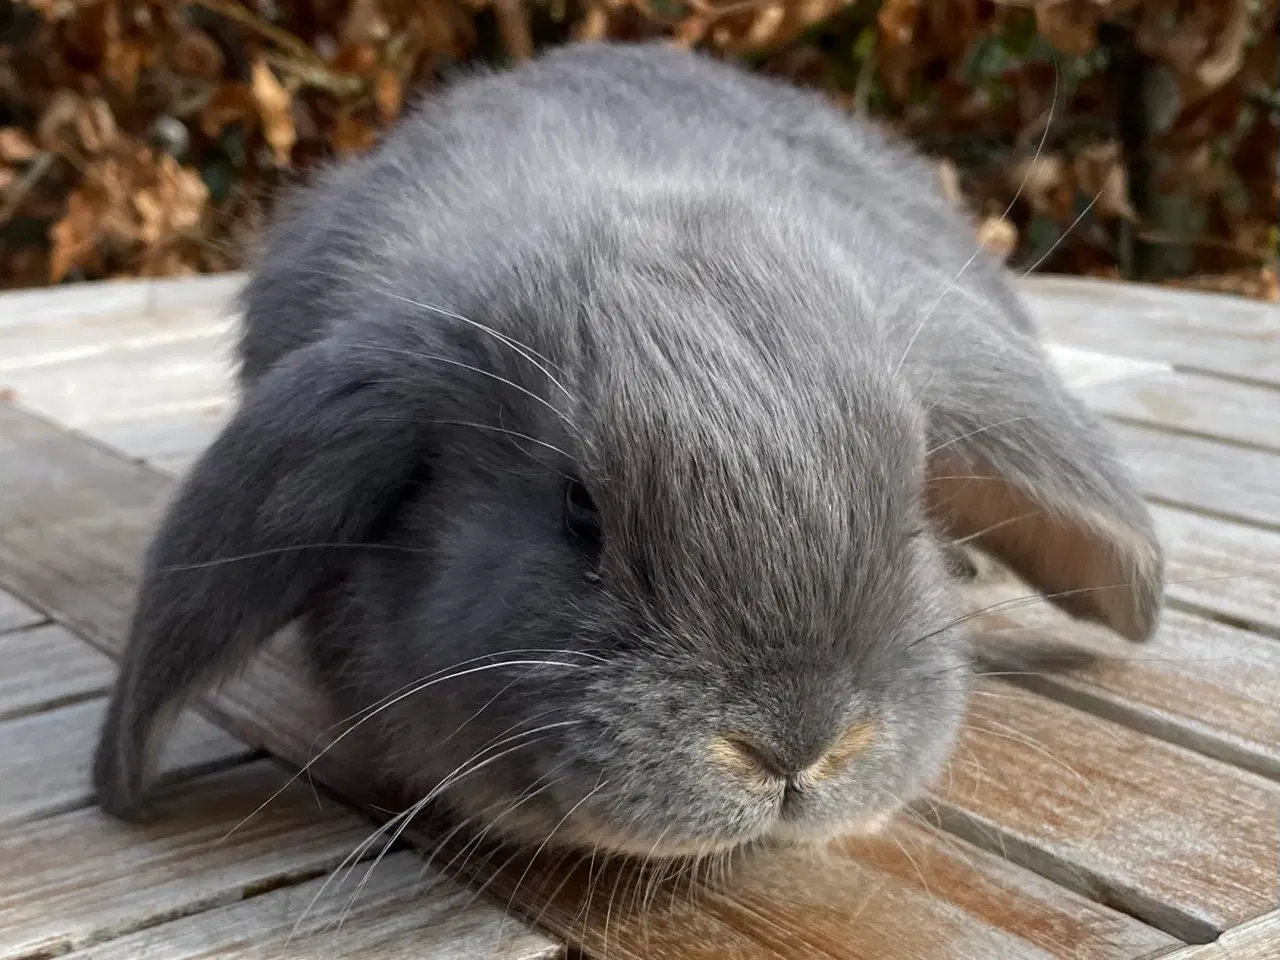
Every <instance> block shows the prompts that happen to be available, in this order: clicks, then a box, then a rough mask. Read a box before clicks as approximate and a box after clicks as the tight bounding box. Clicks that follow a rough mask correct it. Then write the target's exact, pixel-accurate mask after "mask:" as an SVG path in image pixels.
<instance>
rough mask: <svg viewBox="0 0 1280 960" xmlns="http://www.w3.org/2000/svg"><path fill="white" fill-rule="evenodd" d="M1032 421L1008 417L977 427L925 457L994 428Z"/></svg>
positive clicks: (932, 450) (944, 443) (935, 448)
mask: <svg viewBox="0 0 1280 960" xmlns="http://www.w3.org/2000/svg"><path fill="white" fill-rule="evenodd" d="M1034 419H1036V418H1035V417H1010V418H1008V419H1007V420H999V421H997V422H995V423H988V424H987V425H986V426H985V427H978V428H977V429H976V430H970V431H969V432H968V433H962V434H960V436H958V437H952V438H951V439H950V440H946V441H943V442H942V443H940V444H938V445H937V446H936V447H932V448H930V449H929V450H926V451H925V456H926V457H931V456H933V455H934V454H935V453H937V452H938V451H939V450H945V449H946V448H947V447H949V446H951V445H952V444H953V443H959V442H960V441H961V440H968V439H969V438H970V437H976V436H977V435H978V434H980V433H986V432H987V431H988V430H994V429H995V428H996V427H1004V426H1008V425H1009V424H1011V423H1019V422H1021V421H1023V420H1034ZM933 479H940V478H937V477H934V478H933ZM949 479H950V478H949Z"/></svg>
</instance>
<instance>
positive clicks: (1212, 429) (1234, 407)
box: [1079, 373, 1280, 450]
mask: <svg viewBox="0 0 1280 960" xmlns="http://www.w3.org/2000/svg"><path fill="white" fill-rule="evenodd" d="M1079 392H1080V394H1081V396H1082V397H1083V398H1084V399H1085V401H1086V402H1087V403H1088V404H1089V406H1090V407H1092V408H1093V409H1094V410H1097V411H1098V412H1100V413H1103V414H1106V415H1107V416H1110V417H1118V418H1121V419H1124V420H1129V421H1133V422H1136V423H1141V424H1146V425H1149V426H1153V427H1163V428H1165V429H1167V430H1173V431H1176V432H1180V433H1193V434H1200V435H1203V436H1205V437H1208V438H1211V439H1220V440H1228V441H1233V442H1235V443H1241V444H1250V445H1253V446H1258V447H1265V448H1269V449H1272V450H1280V390H1274V389H1271V388H1268V387H1258V386H1252V385H1250V384H1244V383H1235V382H1233V381H1230V380H1219V379H1216V378H1214V377H1208V376H1203V375H1201V374H1194V373H1169V374H1155V375H1151V376H1146V377H1142V378H1140V379H1126V380H1117V381H1113V382H1111V383H1104V384H1098V385H1095V386H1090V387H1087V388H1085V389H1082V390H1080V391H1079Z"/></svg>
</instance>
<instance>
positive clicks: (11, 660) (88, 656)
mask: <svg viewBox="0 0 1280 960" xmlns="http://www.w3.org/2000/svg"><path fill="white" fill-rule="evenodd" d="M0 663H3V664H4V670H3V671H0V720H7V719H9V718H11V717H16V716H18V715H19V714H23V713H34V712H35V711H37V710H45V709H48V708H49V707H55V706H60V705H62V704H65V703H69V702H71V701H73V700H82V699H84V698H86V697H89V696H92V695H94V694H99V693H102V692H104V691H105V690H106V688H107V687H108V686H109V685H110V683H111V678H112V677H113V676H114V675H115V672H116V668H115V664H114V663H112V662H111V659H110V658H109V657H107V656H105V655H103V653H102V652H101V651H99V650H95V649H94V648H93V647H91V646H89V644H87V643H85V642H84V641H83V640H81V639H80V638H79V637H77V636H75V635H73V634H72V633H70V632H69V631H68V630H67V629H66V628H65V627H61V626H58V625H57V624H46V625H45V626H40V627H33V628H31V629H28V630H16V631H13V632H11V633H0Z"/></svg>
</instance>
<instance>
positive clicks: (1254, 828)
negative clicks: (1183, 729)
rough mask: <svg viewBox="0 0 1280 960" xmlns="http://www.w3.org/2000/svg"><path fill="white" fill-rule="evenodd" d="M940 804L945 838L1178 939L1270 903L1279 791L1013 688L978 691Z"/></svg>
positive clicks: (1279, 831)
mask: <svg viewBox="0 0 1280 960" xmlns="http://www.w3.org/2000/svg"><path fill="white" fill-rule="evenodd" d="M936 797H937V813H938V816H939V817H940V818H941V821H942V823H943V824H944V825H945V826H946V827H947V829H949V830H951V831H952V832H955V833H957V834H958V835H960V836H963V837H965V838H966V839H969V840H971V841H973V842H975V843H977V844H979V845H980V846H986V847H988V848H992V849H996V850H999V851H1001V852H1002V853H1004V854H1005V855H1007V856H1009V857H1010V858H1011V859H1013V860H1014V861H1015V862H1019V863H1022V864H1024V865H1026V866H1028V867H1030V868H1031V869H1034V870H1035V871H1036V872H1037V873H1040V874H1042V875H1044V876H1048V877H1050V878H1052V879H1054V880H1057V881H1058V882H1059V883H1062V884H1064V885H1066V886H1069V887H1072V888H1073V889H1077V890H1081V891H1084V892H1088V893H1089V894H1091V895H1093V896H1097V897H1099V898H1100V899H1102V900H1103V901H1104V902H1107V903H1112V904H1116V905H1119V906H1121V907H1122V908H1123V909H1124V910H1125V911H1126V912H1130V913H1132V914H1134V915H1136V916H1139V917H1141V918H1143V919H1144V920H1146V921H1147V922H1149V923H1152V924H1154V925H1156V926H1158V927H1160V928H1161V929H1163V930H1167V931H1169V932H1171V933H1173V934H1174V935H1175V936H1178V937H1179V938H1180V939H1183V940H1187V941H1190V942H1206V941H1208V940H1211V939H1213V938H1214V937H1215V936H1216V935H1217V934H1218V933H1219V932H1221V931H1223V930H1226V929H1228V928H1229V927H1232V926H1234V925H1236V924H1238V923H1241V922H1243V921H1245V920H1248V919H1250V918H1251V917H1255V916H1257V915H1258V914H1260V913H1262V912H1264V911H1266V910H1267V909H1269V908H1271V907H1272V906H1273V905H1274V902H1275V895H1276V876H1277V871H1278V870H1280V784H1276V783H1274V782H1272V781H1269V780H1264V779H1263V778H1261V777H1256V776H1254V775H1252V774H1249V773H1246V772H1245V771H1242V770H1239V769H1237V768H1235V767H1231V766H1228V765H1227V764H1224V763H1220V762H1219V761H1216V760H1213V759H1210V758H1208V757H1204V756H1202V755H1199V754H1196V753H1192V752H1191V751H1188V750H1185V749H1183V748H1181V747H1178V746H1174V745H1171V744H1168V743H1165V742H1163V741H1161V740H1157V739H1155V738H1154V737H1150V736H1147V735H1145V734H1142V733H1139V732H1136V731H1133V730H1130V729H1128V728H1126V727H1122V726H1119V725H1117V724H1113V723H1108V722H1105V721H1102V720H1099V719H1097V718H1095V717H1092V716H1090V715H1089V714H1086V713H1082V712H1080V711H1078V710H1073V709H1071V708H1069V707H1067V706H1064V705H1062V704H1059V703H1055V702H1053V701H1050V700H1046V699H1045V698H1043V697H1038V696H1035V695H1034V694H1031V693H1028V692H1025V691H1022V690H1020V689H1019V688H1017V687H1015V686H1012V685H1011V684H1008V683H1004V682H1000V681H994V680H985V681H983V682H981V683H979V685H978V688H977V696H976V697H975V700H974V705H973V709H972V710H971V712H970V717H969V720H968V723H967V725H966V731H965V734H964V736H963V737H962V739H961V743H960V745H959V746H958V748H957V750H956V753H955V755H954V758H953V761H952V763H951V764H950V766H949V768H948V771H947V773H946V774H945V775H944V776H943V778H942V782H941V784H940V786H939V789H938V790H937V793H936Z"/></svg>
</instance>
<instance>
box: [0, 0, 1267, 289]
mask: <svg viewBox="0 0 1280 960" xmlns="http://www.w3.org/2000/svg"><path fill="white" fill-rule="evenodd" d="M644 37H666V38H669V39H670V40H671V41H672V42H675V43H680V44H684V45H688V46H696V47H699V48H702V49H705V50H708V51H711V52H713V53H715V54H716V55H718V56H723V57H727V58H733V59H736V60H739V61H742V62H744V63H746V64H748V65H750V66H751V67H752V68H753V69H756V70H760V71H764V72H766V73H769V74H775V75H781V76H785V77H789V78H791V79H792V80H794V81H796V82H799V83H802V84H806V85H810V86H814V87H818V88H821V89H822V90H824V91H826V93H827V94H828V95H829V96H831V97H832V98H833V99H834V100H835V101H836V102H838V103H840V104H842V105H844V106H845V107H847V108H848V109H849V110H851V111H856V112H861V113H865V114H869V115H871V116H873V117H875V118H877V119H878V120H880V121H882V122H884V123H886V124H888V125H889V126H891V127H893V128H894V129H896V130H897V131H899V132H900V133H902V134H903V135H905V136H907V137H909V138H911V139H912V140H914V141H915V142H916V143H918V144H919V145H920V146H921V147H922V148H923V149H925V150H926V151H927V152H929V153H930V154H931V155H932V156H934V157H935V158H936V159H937V161H938V166H939V176H940V177H941V178H942V182H943V184H944V187H945V188H946V189H947V190H948V192H949V193H950V195H951V196H952V197H953V198H954V199H955V201H956V202H957V203H963V204H965V205H966V206H967V208H968V209H969V210H970V211H971V212H972V213H973V214H974V215H975V230H976V233H977V235H978V236H979V237H981V239H982V240H983V241H984V242H986V243H987V244H988V245H990V246H992V247H995V248H997V249H999V250H1001V252H1003V253H1004V254H1005V255H1007V256H1008V257H1009V258H1010V261H1011V263H1013V264H1014V265H1016V266H1018V267H1019V268H1023V269H1026V268H1031V267H1035V268H1039V269H1046V270H1055V271H1061V272H1069V273H1079V274H1089V275H1100V276H1117V275H1120V276H1144V277H1157V276H1162V277H1163V278H1164V279H1169V280H1171V281H1172V282H1179V283H1184V284H1185V283H1190V284H1194V285H1197V286H1211V287H1218V288H1221V289H1227V290H1233V291H1236V292H1241V293H1245V294H1248V295H1253V296H1262V297H1270V298H1272V299H1275V298H1277V283H1276V262H1277V209H1278V206H1280V194H1278V187H1277V140H1278V136H1280V131H1278V121H1280V91H1277V0H788V2H778V0H774V2H768V0H538V2H522V0H191V2H179V0H170V2H166V0H25V2H13V0H0V284H3V285H5V286H28V285H41V284H49V283H59V282H65V281H72V280H78V279H97V278H104V277H129V276H162V275H163V276H167V275H180V274H189V273H199V272H207V271H213V270H222V269H228V268H232V267H235V266H238V265H239V264H240V263H241V261H242V258H243V256H244V252H245V250H246V248H247V243H248V241H249V236H250V234H251V232H252V231H253V230H254V229H255V228H256V226H257V225H258V224H259V223H260V220H261V216H262V215H263V214H264V213H266V212H268V211H269V208H270V204H271V201H272V198H273V197H274V196H275V195H276V193H277V192H278V188H279V187H280V186H281V185H283V184H284V183H286V182H288V181H290V180H292V179H294V178H305V177H306V175H307V173H308V171H310V170H312V169H314V167H315V165H316V164H317V163H320V162H324V161H325V160H327V159H329V158H332V157H335V156H339V157H340V156H343V155H347V154H353V153H358V152H361V151H365V150H368V149H369V148H370V147H372V146H373V145H374V144H375V143H376V142H377V140H378V138H379V137H380V136H381V135H382V134H383V133H384V132H385V131H386V130H387V129H388V127H389V126H390V125H391V124H393V123H394V122H395V120H396V118H397V117H398V116H399V115H400V113H401V111H402V110H403V109H404V108H405V105H406V103H411V102H412V101H413V100H414V99H415V98H416V97H419V96H430V94H431V91H432V89H433V88H435V87H437V86H438V85H439V84H441V83H443V82H447V79H448V77H449V75H450V74H451V72H452V71H453V70H455V69H456V68H457V67H459V66H461V65H464V64H466V63H469V62H494V63H503V62H510V61H515V60H519V59H522V58H525V57H528V56H531V55H533V54H534V53H535V52H536V51H537V50H539V49H541V48H544V47H546V46H548V45H553V44H558V43H564V42H566V41H569V40H571V39H574V38H611V39H638V38H644ZM1015 197H1016V199H1015ZM1006 210H1007V211H1008V216H1007V217H1005V216H1003V215H1004V214H1005V212H1006Z"/></svg>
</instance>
